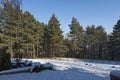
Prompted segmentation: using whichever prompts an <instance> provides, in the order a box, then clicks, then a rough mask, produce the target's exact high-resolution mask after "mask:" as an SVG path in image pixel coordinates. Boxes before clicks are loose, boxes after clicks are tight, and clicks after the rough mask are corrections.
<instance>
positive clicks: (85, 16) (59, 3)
mask: <svg viewBox="0 0 120 80" xmlns="http://www.w3.org/2000/svg"><path fill="white" fill-rule="evenodd" d="M21 8H22V10H23V11H26V10H27V11H29V12H30V13H31V14H32V15H34V17H35V18H36V19H37V20H38V21H40V22H44V23H46V24H47V23H48V20H49V19H50V17H51V15H52V14H53V13H54V14H55V15H56V17H57V18H58V20H59V21H60V24H61V26H60V27H61V29H62V30H63V31H64V34H66V33H68V32H69V26H68V25H69V24H70V23H71V20H72V17H75V18H77V20H78V21H79V22H80V25H81V26H83V28H84V29H85V28H86V27H87V25H92V24H94V25H95V26H98V25H102V26H103V27H104V28H105V30H106V31H107V33H110V32H112V29H113V26H114V25H115V24H116V22H117V20H118V19H119V18H120V0H23V2H22V6H21Z"/></svg>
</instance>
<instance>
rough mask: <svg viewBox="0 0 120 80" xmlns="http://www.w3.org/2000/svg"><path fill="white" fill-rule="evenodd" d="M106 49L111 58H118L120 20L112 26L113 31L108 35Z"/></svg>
mask: <svg viewBox="0 0 120 80" xmlns="http://www.w3.org/2000/svg"><path fill="white" fill-rule="evenodd" d="M108 49H109V52H108V54H110V56H111V59H112V60H120V20H118V21H117V24H116V25H115V26H114V27H113V33H112V35H111V36H110V41H109V43H108Z"/></svg>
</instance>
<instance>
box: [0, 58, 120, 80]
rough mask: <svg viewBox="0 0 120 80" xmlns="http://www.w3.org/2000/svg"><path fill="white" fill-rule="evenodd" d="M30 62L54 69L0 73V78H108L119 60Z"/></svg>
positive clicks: (34, 79) (4, 79) (45, 79)
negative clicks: (48, 65) (47, 64)
mask: <svg viewBox="0 0 120 80" xmlns="http://www.w3.org/2000/svg"><path fill="white" fill-rule="evenodd" d="M28 60H30V61H32V62H40V63H48V62H49V63H51V64H53V65H54V69H55V70H44V71H41V72H38V73H36V72H33V73H29V72H28V73H18V74H9V75H0V80H110V77H109V74H110V72H111V71H113V70H119V71H120V61H103V60H79V59H71V58H69V59H65V58H58V59H28Z"/></svg>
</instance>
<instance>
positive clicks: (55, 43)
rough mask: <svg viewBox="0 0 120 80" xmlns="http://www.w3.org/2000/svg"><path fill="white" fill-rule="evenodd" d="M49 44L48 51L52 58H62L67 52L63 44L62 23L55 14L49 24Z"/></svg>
mask: <svg viewBox="0 0 120 80" xmlns="http://www.w3.org/2000/svg"><path fill="white" fill-rule="evenodd" d="M47 39H48V40H47V41H48V42H47V43H48V45H47V46H48V50H49V52H48V53H49V54H50V56H51V57H56V56H62V55H64V54H63V53H65V52H66V50H67V47H66V46H65V45H64V44H63V35H62V30H61V29H60V23H59V21H58V19H57V18H56V16H55V15H54V14H53V15H52V17H51V18H50V20H49V22H48V27H47Z"/></svg>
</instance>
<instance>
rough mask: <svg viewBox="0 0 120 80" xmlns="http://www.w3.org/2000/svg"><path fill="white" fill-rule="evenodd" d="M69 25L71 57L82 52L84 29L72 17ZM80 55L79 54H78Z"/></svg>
mask: <svg viewBox="0 0 120 80" xmlns="http://www.w3.org/2000/svg"><path fill="white" fill-rule="evenodd" d="M69 26H70V30H71V31H70V33H69V37H71V38H70V41H71V42H70V47H69V50H70V52H71V53H70V54H71V57H75V56H78V55H79V54H80V53H82V50H83V47H84V45H83V43H84V30H83V28H82V26H80V23H79V22H78V21H77V19H76V18H74V17H73V18H72V21H71V24H70V25H69ZM79 57H80V56H79Z"/></svg>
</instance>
